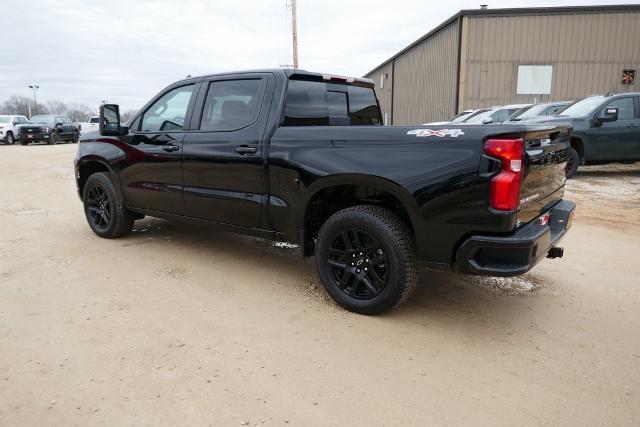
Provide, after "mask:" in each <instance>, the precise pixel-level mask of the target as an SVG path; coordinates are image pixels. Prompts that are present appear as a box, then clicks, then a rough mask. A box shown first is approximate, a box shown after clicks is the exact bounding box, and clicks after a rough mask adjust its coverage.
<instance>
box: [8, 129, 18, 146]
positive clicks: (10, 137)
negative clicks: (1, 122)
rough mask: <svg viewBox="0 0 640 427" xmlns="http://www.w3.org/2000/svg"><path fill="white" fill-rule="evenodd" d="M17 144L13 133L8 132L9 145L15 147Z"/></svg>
mask: <svg viewBox="0 0 640 427" xmlns="http://www.w3.org/2000/svg"><path fill="white" fill-rule="evenodd" d="M15 143H16V138H15V137H14V136H13V132H11V131H9V132H7V144H8V145H13V144H15Z"/></svg>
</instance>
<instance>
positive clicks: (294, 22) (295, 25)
mask: <svg viewBox="0 0 640 427" xmlns="http://www.w3.org/2000/svg"><path fill="white" fill-rule="evenodd" d="M291 32H292V39H293V40H292V41H293V68H294V69H296V68H298V23H297V20H296V0H291Z"/></svg>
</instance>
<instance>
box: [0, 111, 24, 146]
mask: <svg viewBox="0 0 640 427" xmlns="http://www.w3.org/2000/svg"><path fill="white" fill-rule="evenodd" d="M27 122H28V120H27V118H26V117H25V116H11V115H8V116H4V115H1V116H0V141H2V142H4V143H5V144H10V145H13V144H15V143H16V136H17V135H18V127H19V126H20V125H24V124H26V123H27Z"/></svg>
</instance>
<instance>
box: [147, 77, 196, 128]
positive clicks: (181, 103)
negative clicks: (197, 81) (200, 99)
mask: <svg viewBox="0 0 640 427" xmlns="http://www.w3.org/2000/svg"><path fill="white" fill-rule="evenodd" d="M192 94H193V85H192V84H191V85H187V86H180V87H177V88H175V89H173V90H171V91H169V92H167V93H165V94H164V95H163V96H161V97H160V99H158V100H157V101H156V102H154V103H153V105H151V107H149V108H148V109H147V111H145V112H144V114H143V115H142V126H141V129H142V131H143V132H160V131H164V132H171V131H178V130H181V129H182V128H183V126H184V119H185V117H186V115H187V108H188V107H189V101H191V95H192Z"/></svg>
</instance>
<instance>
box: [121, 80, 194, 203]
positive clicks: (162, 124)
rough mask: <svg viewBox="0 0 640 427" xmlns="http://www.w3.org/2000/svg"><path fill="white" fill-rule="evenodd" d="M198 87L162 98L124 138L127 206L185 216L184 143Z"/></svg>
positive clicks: (172, 91)
mask: <svg viewBox="0 0 640 427" xmlns="http://www.w3.org/2000/svg"><path fill="white" fill-rule="evenodd" d="M198 86H199V84H197V83H191V84H185V85H182V86H178V87H174V88H171V89H169V90H167V91H166V92H164V93H163V94H161V95H160V96H159V97H157V98H156V100H155V101H154V102H153V103H152V104H151V106H150V107H149V108H147V109H146V110H145V111H144V112H143V113H142V114H141V115H140V116H138V117H137V118H136V119H135V120H134V121H133V122H132V124H131V128H130V129H129V134H128V135H126V136H123V137H121V140H122V142H123V143H124V144H123V147H122V148H123V150H126V151H127V156H126V161H127V162H128V163H127V164H126V165H123V166H124V167H123V168H122V170H121V172H120V183H121V187H122V192H123V194H124V199H125V202H126V204H127V206H130V207H134V208H140V209H148V210H152V211H157V212H167V213H172V214H179V215H184V214H185V205H184V200H183V197H182V189H183V181H182V141H183V139H184V136H185V133H186V132H187V128H188V123H189V118H190V114H191V111H192V110H193V104H194V102H195V98H196V94H197V89H198Z"/></svg>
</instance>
